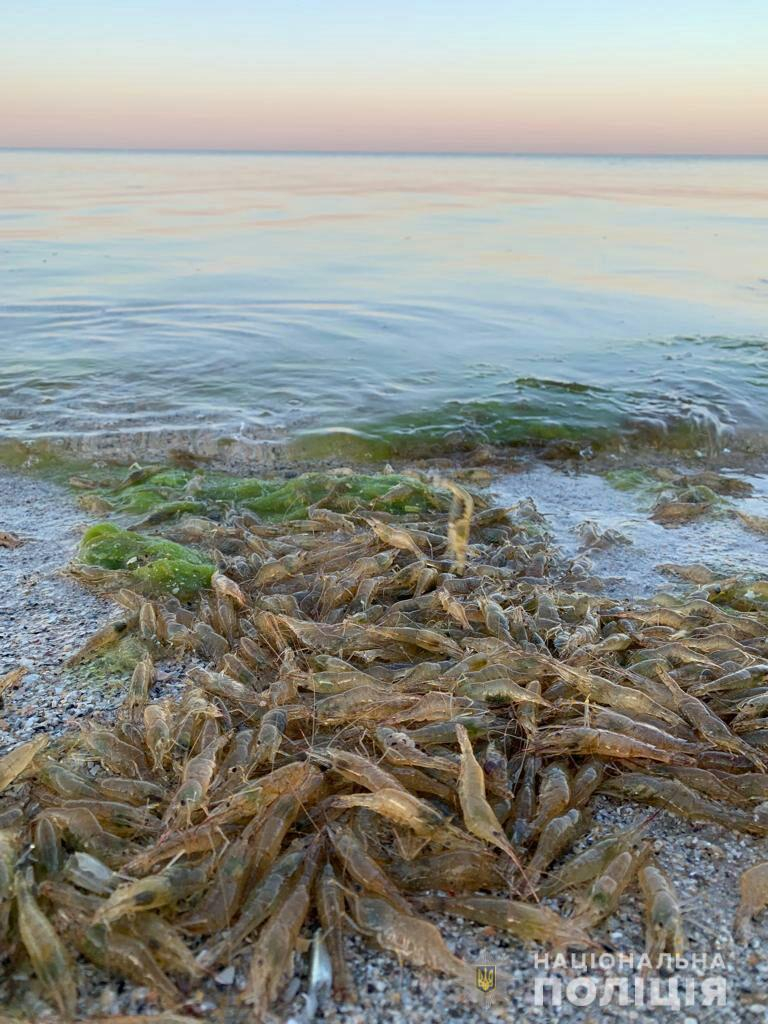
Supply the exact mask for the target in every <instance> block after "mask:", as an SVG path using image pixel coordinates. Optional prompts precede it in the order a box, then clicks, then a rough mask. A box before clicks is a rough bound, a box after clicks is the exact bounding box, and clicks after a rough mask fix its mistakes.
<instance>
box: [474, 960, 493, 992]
mask: <svg viewBox="0 0 768 1024" xmlns="http://www.w3.org/2000/svg"><path fill="white" fill-rule="evenodd" d="M475 984H476V985H477V987H478V988H479V989H480V991H481V992H492V991H493V989H495V988H496V968H495V967H489V966H484V967H476V968H475Z"/></svg>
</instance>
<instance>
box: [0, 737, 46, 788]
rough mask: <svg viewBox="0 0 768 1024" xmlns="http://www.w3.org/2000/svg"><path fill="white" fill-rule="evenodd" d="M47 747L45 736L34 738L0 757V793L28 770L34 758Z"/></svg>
mask: <svg viewBox="0 0 768 1024" xmlns="http://www.w3.org/2000/svg"><path fill="white" fill-rule="evenodd" d="M47 746H48V737H47V736H36V737H35V738H34V739H33V740H28V741H27V742H26V743H22V744H21V746H19V747H16V748H15V750H12V751H11V752H10V754H6V755H5V757H0V793H2V791H3V790H4V789H7V788H8V787H9V786H10V785H11V783H12V782H14V781H15V780H16V779H17V778H18V777H19V776H20V775H23V773H24V772H26V771H27V769H29V768H30V767H31V766H32V765H33V764H34V761H35V758H36V757H37V756H38V754H40V753H41V752H42V751H43V750H45V748H46V747H47Z"/></svg>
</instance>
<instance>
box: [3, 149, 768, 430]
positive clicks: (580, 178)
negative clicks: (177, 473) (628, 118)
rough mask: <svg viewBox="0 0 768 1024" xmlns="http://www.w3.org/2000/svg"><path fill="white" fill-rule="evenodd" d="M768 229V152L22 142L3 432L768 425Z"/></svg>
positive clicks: (6, 311)
mask: <svg viewBox="0 0 768 1024" xmlns="http://www.w3.org/2000/svg"><path fill="white" fill-rule="evenodd" d="M767 240H768V160H761V159H738V160H730V159H711V160H710V159H637V158H526V157H522V158H521V157H511V158H505V157H459V156H457V157H413V156H410V157H401V156H346V155H345V156H314V155H220V154H178V153H176V154H157V153H154V154H149V153H106V152H105V153H63V152H14V151H5V152H0V348H1V350H2V359H0V438H1V439H5V440H7V439H16V440H24V441H30V440H39V439H46V438H47V439H51V438H55V439H77V440H78V443H84V444H86V445H90V446H93V447H94V448H98V447H99V445H100V444H101V443H102V442H103V441H104V440H105V439H108V438H112V439H114V437H115V435H116V434H117V435H120V434H124V433H125V432H130V433H131V434H132V435H135V436H142V437H144V438H146V437H147V435H151V436H153V437H154V438H155V439H156V440H157V441H158V442H159V443H161V442H162V439H163V438H165V437H169V438H174V439H175V443H177V442H178V438H179V437H180V436H181V437H183V436H184V435H188V436H189V437H190V439H194V438H201V437H208V438H215V437H219V436H230V437H240V438H244V439H259V438H270V437H278V436H282V435H284V434H285V433H288V434H290V435H293V436H301V437H303V438H309V439H314V441H313V443H316V444H318V445H320V446H321V447H322V445H323V444H326V443H330V444H335V443H336V442H338V441H342V440H343V439H344V438H350V437H351V438H353V439H360V440H361V442H363V443H369V444H374V443H375V442H376V441H381V442H383V443H384V444H385V445H390V446H393V447H395V448H397V449H400V450H407V449H408V448H409V447H410V446H416V445H418V444H419V443H420V442H429V443H433V442H437V443H444V444H445V443H448V444H450V443H454V442H459V441H463V440H465V439H467V438H470V439H473V440H474V439H480V440H482V439H484V438H485V439H489V440H497V441H499V440H500V441H516V440H522V439H526V438H529V437H538V438H541V437H555V436H560V435H565V436H576V437H579V438H590V437H591V438H600V437H607V436H616V435H620V436H625V437H628V438H631V437H637V436H640V437H642V438H643V439H644V440H648V439H652V440H654V441H664V440H666V441H668V442H670V443H678V444H694V445H697V446H700V445H715V444H720V445H738V444H741V443H744V442H745V441H747V440H748V441H749V442H750V443H754V442H755V440H756V439H759V438H762V439H763V440H764V439H765V437H766V436H768V401H767V400H766V399H768V317H767V316H766V314H768V245H766V241H767ZM307 443H309V442H307Z"/></svg>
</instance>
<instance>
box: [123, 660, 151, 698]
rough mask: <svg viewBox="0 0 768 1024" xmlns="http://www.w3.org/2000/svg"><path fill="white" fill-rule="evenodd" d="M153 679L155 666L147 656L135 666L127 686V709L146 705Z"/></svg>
mask: <svg viewBox="0 0 768 1024" xmlns="http://www.w3.org/2000/svg"><path fill="white" fill-rule="evenodd" d="M154 679H155V666H154V662H153V661H152V658H151V657H150V655H149V654H145V655H144V657H143V658H142V659H141V661H139V662H138V663H137V665H136V668H135V669H134V670H133V675H132V676H131V682H130V685H129V686H128V694H127V696H126V699H125V703H126V705H127V706H128V707H129V708H137V707H141V706H142V705H144V704H146V702H147V696H148V694H149V690H150V687H151V686H152V683H153V682H154Z"/></svg>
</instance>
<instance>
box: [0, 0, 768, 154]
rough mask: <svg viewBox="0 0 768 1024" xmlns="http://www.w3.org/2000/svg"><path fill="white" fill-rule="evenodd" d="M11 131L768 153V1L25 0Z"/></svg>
mask: <svg viewBox="0 0 768 1024" xmlns="http://www.w3.org/2000/svg"><path fill="white" fill-rule="evenodd" d="M0 21H1V22H2V39H3V41H2V44H0V45H1V46H2V50H3V54H2V61H0V145H2V146H8V147H16V146H18V147H26V146H31V147H117V148H150V149H152V148H164V149H165V148H170V149H173V148H179V149H187V148H191V149H199V148H205V149H234V150H331V151H337V150H353V151H452V152H543V153H553V152H554V153H557V152H561V153H562V152H567V153H606V152H607V153H713V154H741V153H745V154H765V153H768V116H767V115H766V110H768V60H766V54H768V11H767V10H766V8H765V6H764V4H763V3H762V2H752V0H749V2H743V0H733V2H731V3H711V2H707V0H699V2H688V0H677V2H667V3H661V2H657V0H648V2H642V3H641V2H636V3H631V4H621V3H619V4H617V3H612V4H609V3H604V2H602V0H584V2H582V3H573V2H564V0H541V2H539V3H537V4H533V3H528V2H526V3H516V2H496V0H477V2H474V3H469V2H462V3H457V2H453V0H443V2H437V0H434V2H433V0H422V2H419V0H412V2H410V3H405V2H401V0H392V2H389V3H387V4H386V5H381V4H373V3H367V2H355V3H352V2H346V0H326V2H324V3H316V2H296V0H282V2H265V3H253V2H246V0H230V2H224V3H222V4H218V5H216V4H210V3H202V2H198V0H188V2H185V3H182V2H180V0H165V2H149V0H135V2H134V3H132V4H123V3H111V2H109V0H102V2H100V3H96V2H94V0H74V2H70V3H67V4H61V3H58V2H54V0H50V2H45V0H24V2H17V0H6V3H5V4H4V6H3V13H2V15H0Z"/></svg>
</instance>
